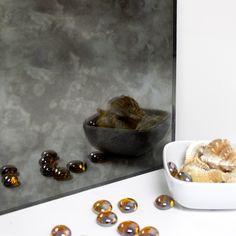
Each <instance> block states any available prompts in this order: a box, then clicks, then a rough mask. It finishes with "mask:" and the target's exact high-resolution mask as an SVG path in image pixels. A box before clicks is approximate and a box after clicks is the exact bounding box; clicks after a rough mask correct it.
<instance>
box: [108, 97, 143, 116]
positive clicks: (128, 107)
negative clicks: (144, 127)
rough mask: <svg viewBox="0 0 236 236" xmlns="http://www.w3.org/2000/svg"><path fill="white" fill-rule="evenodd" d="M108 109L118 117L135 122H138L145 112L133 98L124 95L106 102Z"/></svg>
mask: <svg viewBox="0 0 236 236" xmlns="http://www.w3.org/2000/svg"><path fill="white" fill-rule="evenodd" d="M108 109H109V110H110V111H111V112H113V113H114V114H116V115H118V116H121V117H127V118H130V119H132V120H137V121H140V120H141V119H142V118H143V116H144V115H145V112H144V111H143V110H142V109H141V108H140V107H139V105H138V103H137V102H136V101H135V100H134V99H133V98H131V97H129V96H124V95H122V96H119V97H114V98H112V99H111V100H110V101H109V102H108Z"/></svg>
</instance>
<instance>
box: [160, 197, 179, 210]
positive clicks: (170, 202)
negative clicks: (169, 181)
mask: <svg viewBox="0 0 236 236" xmlns="http://www.w3.org/2000/svg"><path fill="white" fill-rule="evenodd" d="M155 204H156V207H157V208H158V209H160V210H167V209H170V208H172V207H174V205H175V201H174V199H173V198H172V197H170V196H168V195H160V196H159V197H157V198H156V200H155Z"/></svg>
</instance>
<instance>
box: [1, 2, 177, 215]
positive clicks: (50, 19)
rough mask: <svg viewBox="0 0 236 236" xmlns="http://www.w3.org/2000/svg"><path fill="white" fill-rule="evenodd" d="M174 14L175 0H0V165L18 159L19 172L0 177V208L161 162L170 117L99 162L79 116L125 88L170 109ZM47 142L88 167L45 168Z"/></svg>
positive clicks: (64, 158)
mask: <svg viewBox="0 0 236 236" xmlns="http://www.w3.org/2000/svg"><path fill="white" fill-rule="evenodd" d="M173 14H174V6H173V0H24V1H19V0H1V1H0V167H1V166H3V165H5V164H13V165H15V166H16V167H17V168H18V170H19V173H20V175H19V179H20V182H21V185H20V186H19V187H17V188H13V189H11V188H6V187H4V186H3V184H2V183H0V214H3V213H6V212H10V211H13V210H16V209H20V208H23V207H26V206H30V205H34V204H36V203H40V202H45V201H48V200H51V199H54V198H58V197H61V196H66V195H68V194H71V193H75V192H79V191H83V190H86V189H89V188H91V187H95V186H99V185H103V184H105V183H108V182H113V181H116V180H120V179H124V178H127V177H130V176H134V175H137V174H140V173H145V172H147V171H150V170H153V169H156V168H159V167H160V166H161V165H162V148H163V145H164V144H165V143H167V142H169V141H170V140H171V134H172V132H173V124H172V119H170V124H169V126H170V128H169V129H168V132H167V133H166V134H165V135H164V137H163V139H162V140H160V143H161V145H157V148H156V149H155V150H153V151H151V152H149V153H146V154H144V155H141V156H138V157H131V158H130V157H126V156H121V157H117V156H114V157H113V156H112V154H110V157H109V161H107V162H104V163H97V164H96V163H93V162H91V161H90V159H89V158H88V154H89V153H90V152H91V151H94V150H96V149H95V148H94V147H92V146H91V144H90V143H89V142H88V139H87V137H86V135H85V133H84V130H83V122H84V120H85V119H87V118H88V117H90V116H91V115H93V114H95V113H96V109H97V108H98V107H100V108H106V104H107V102H108V101H109V100H110V99H111V98H113V97H114V96H120V95H127V96H130V97H132V98H134V99H135V100H136V101H137V102H138V103H139V105H140V106H141V107H143V108H146V109H160V110H164V111H167V112H168V113H169V114H170V115H171V116H172V118H173V116H174V114H173V113H172V106H173V86H174V84H175V83H174V79H173V78H174V76H173V42H174V35H173V27H174V20H173ZM160 143H159V144H160ZM120 148H121V149H122V147H120ZM47 149H53V150H55V151H57V152H58V154H59V156H60V165H61V166H65V165H66V163H67V162H68V161H71V160H81V161H86V162H87V167H88V168H87V171H86V172H84V173H82V174H73V178H72V179H71V180H69V181H64V182H63V181H56V180H55V179H53V178H47V177H44V176H42V175H41V174H40V171H39V169H40V167H39V164H38V161H39V158H40V154H41V152H42V151H43V150H47Z"/></svg>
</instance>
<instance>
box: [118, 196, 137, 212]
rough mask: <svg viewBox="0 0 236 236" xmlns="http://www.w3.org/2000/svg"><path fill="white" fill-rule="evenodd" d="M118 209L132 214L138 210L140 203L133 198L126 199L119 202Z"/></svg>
mask: <svg viewBox="0 0 236 236" xmlns="http://www.w3.org/2000/svg"><path fill="white" fill-rule="evenodd" d="M118 207H119V209H120V210H121V211H122V212H123V213H130V212H134V211H136V210H137V209H138V203H137V202H136V201H135V200H134V199H133V198H124V199H121V200H120V201H119V203H118Z"/></svg>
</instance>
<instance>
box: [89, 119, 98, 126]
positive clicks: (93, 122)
mask: <svg viewBox="0 0 236 236" xmlns="http://www.w3.org/2000/svg"><path fill="white" fill-rule="evenodd" d="M88 125H90V126H97V124H96V122H95V121H93V120H90V121H89V122H88Z"/></svg>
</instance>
